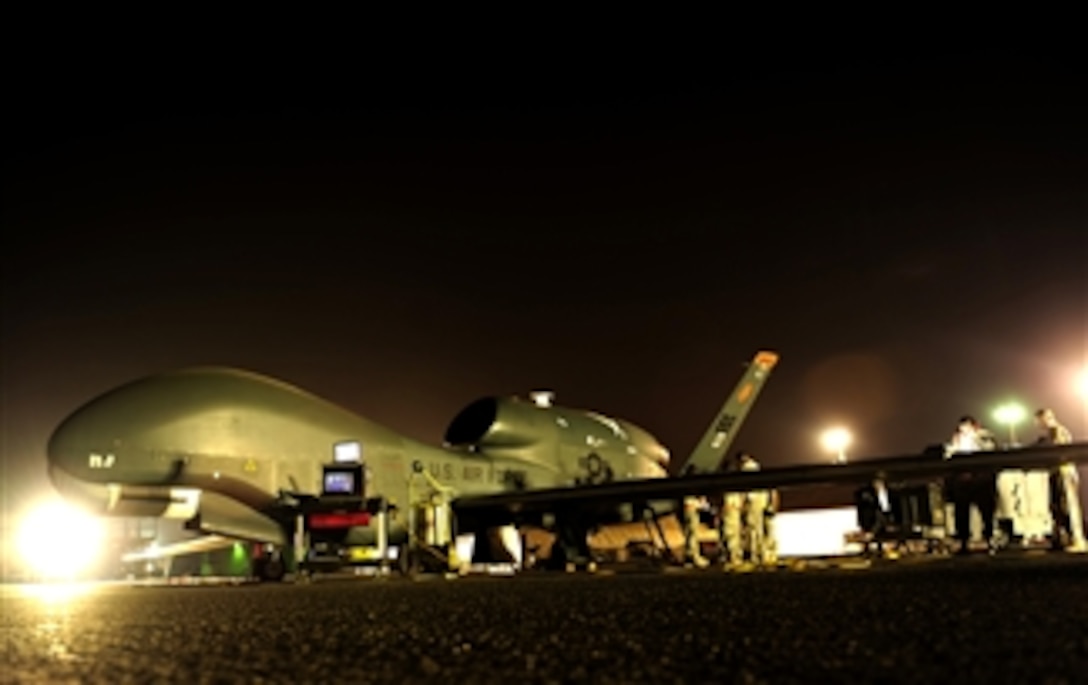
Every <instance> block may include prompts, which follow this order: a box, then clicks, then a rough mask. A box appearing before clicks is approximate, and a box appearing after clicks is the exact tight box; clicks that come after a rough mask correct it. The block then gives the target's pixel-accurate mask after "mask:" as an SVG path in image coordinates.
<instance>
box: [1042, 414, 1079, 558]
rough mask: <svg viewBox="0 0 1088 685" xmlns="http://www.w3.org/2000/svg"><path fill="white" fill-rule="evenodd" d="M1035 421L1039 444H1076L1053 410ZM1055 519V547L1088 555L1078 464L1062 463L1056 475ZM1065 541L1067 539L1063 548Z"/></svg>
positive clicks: (1054, 493) (1053, 512) (1053, 506)
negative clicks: (1038, 431)
mask: <svg viewBox="0 0 1088 685" xmlns="http://www.w3.org/2000/svg"><path fill="white" fill-rule="evenodd" d="M1035 422H1036V424H1037V425H1038V426H1039V429H1040V435H1039V439H1038V440H1037V441H1036V444H1038V445H1068V444H1069V443H1071V442H1073V434H1072V433H1070V432H1069V429H1068V428H1066V427H1065V426H1063V425H1062V424H1061V423H1060V422H1059V421H1058V417H1057V416H1055V414H1054V411H1053V410H1051V409H1040V410H1039V411H1037V412H1035ZM1051 481H1052V483H1053V485H1052V486H1051V487H1052V495H1051V502H1052V505H1051V506H1052V509H1053V511H1052V517H1053V521H1054V540H1053V544H1054V546H1055V547H1058V548H1061V547H1064V548H1065V550H1066V551H1068V552H1086V551H1088V544H1086V542H1085V539H1084V520H1083V518H1082V513H1081V506H1080V492H1079V486H1080V474H1079V473H1078V472H1077V465H1076V464H1062V465H1061V466H1059V467H1058V469H1057V471H1056V472H1054V473H1053V474H1052V477H1051ZM1063 539H1064V540H1067V542H1066V544H1064V545H1063Z"/></svg>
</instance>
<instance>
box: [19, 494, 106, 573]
mask: <svg viewBox="0 0 1088 685" xmlns="http://www.w3.org/2000/svg"><path fill="white" fill-rule="evenodd" d="M103 537H104V531H103V528H102V522H101V521H100V520H99V519H98V518H96V517H93V516H91V515H89V514H87V513H86V512H83V511H80V510H79V509H75V508H73V507H70V506H68V505H66V504H63V503H61V502H48V503H45V504H42V505H40V506H39V507H38V508H36V509H34V510H32V511H30V512H29V513H28V514H27V515H26V517H25V518H24V519H23V522H22V525H21V527H20V529H19V538H18V545H19V551H20V553H21V554H22V556H23V559H24V560H25V561H26V563H27V564H28V565H29V566H30V568H31V569H32V570H33V571H34V572H35V573H37V574H38V575H40V576H41V577H43V578H53V579H72V578H75V577H76V576H78V575H79V574H80V573H82V572H84V571H85V570H87V568H88V567H90V565H91V564H92V563H93V562H94V561H95V559H96V557H97V556H98V553H99V550H100V549H101V547H102V540H103Z"/></svg>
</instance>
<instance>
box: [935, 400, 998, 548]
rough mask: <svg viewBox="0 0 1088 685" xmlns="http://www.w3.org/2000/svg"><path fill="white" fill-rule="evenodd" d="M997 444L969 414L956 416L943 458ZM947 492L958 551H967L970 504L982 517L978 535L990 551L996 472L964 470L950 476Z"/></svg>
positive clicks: (969, 539)
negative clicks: (953, 513) (957, 540)
mask: <svg viewBox="0 0 1088 685" xmlns="http://www.w3.org/2000/svg"><path fill="white" fill-rule="evenodd" d="M996 447H997V441H996V440H994V437H993V434H992V433H990V431H988V430H987V429H985V428H983V427H982V425H981V424H980V423H979V422H978V421H977V420H976V419H975V418H974V417H973V416H963V417H961V418H960V421H959V424H958V425H957V426H956V431H955V432H954V433H953V434H952V437H951V439H950V440H949V441H948V443H947V444H946V445H945V458H946V459H948V458H956V457H957V456H959V455H969V454H972V453H975V452H986V451H991V450H993V449H995V448H996ZM948 490H949V495H950V497H951V499H952V502H953V504H954V506H955V522H956V523H955V525H956V537H957V538H958V539H959V541H960V549H959V553H960V554H968V553H969V552H970V551H971V547H970V544H971V507H972V506H974V507H975V508H977V509H978V513H979V517H980V518H981V519H982V537H983V539H984V540H985V541H986V547H987V550H988V551H989V553H990V554H993V553H994V552H995V551H996V547H995V541H994V513H995V512H994V510H995V508H996V505H997V474H996V473H995V472H994V471H993V469H985V470H982V471H979V470H975V471H966V472H963V473H958V474H955V475H953V476H951V478H950V480H949V482H948Z"/></svg>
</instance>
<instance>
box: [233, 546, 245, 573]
mask: <svg viewBox="0 0 1088 685" xmlns="http://www.w3.org/2000/svg"><path fill="white" fill-rule="evenodd" d="M248 573H249V557H248V556H247V555H246V546H245V545H244V544H242V543H241V542H236V543H234V546H233V547H231V551H230V575H232V576H244V575H247V574H248Z"/></svg>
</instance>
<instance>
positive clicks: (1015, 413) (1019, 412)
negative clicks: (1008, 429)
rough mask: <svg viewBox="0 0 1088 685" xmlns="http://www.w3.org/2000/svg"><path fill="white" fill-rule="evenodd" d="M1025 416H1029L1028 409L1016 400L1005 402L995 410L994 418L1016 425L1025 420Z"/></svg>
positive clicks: (1000, 421) (1008, 424) (1009, 424)
mask: <svg viewBox="0 0 1088 685" xmlns="http://www.w3.org/2000/svg"><path fill="white" fill-rule="evenodd" d="M1025 416H1027V411H1025V410H1024V408H1023V407H1022V406H1020V405H1019V404H1016V403H1015V402H1009V403H1008V404H1003V405H1001V406H1000V407H998V408H997V409H995V410H994V419H995V420H996V421H997V422H998V423H1001V424H1004V425H1006V426H1015V425H1016V424H1018V423H1020V422H1021V421H1023V420H1024V417H1025Z"/></svg>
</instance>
